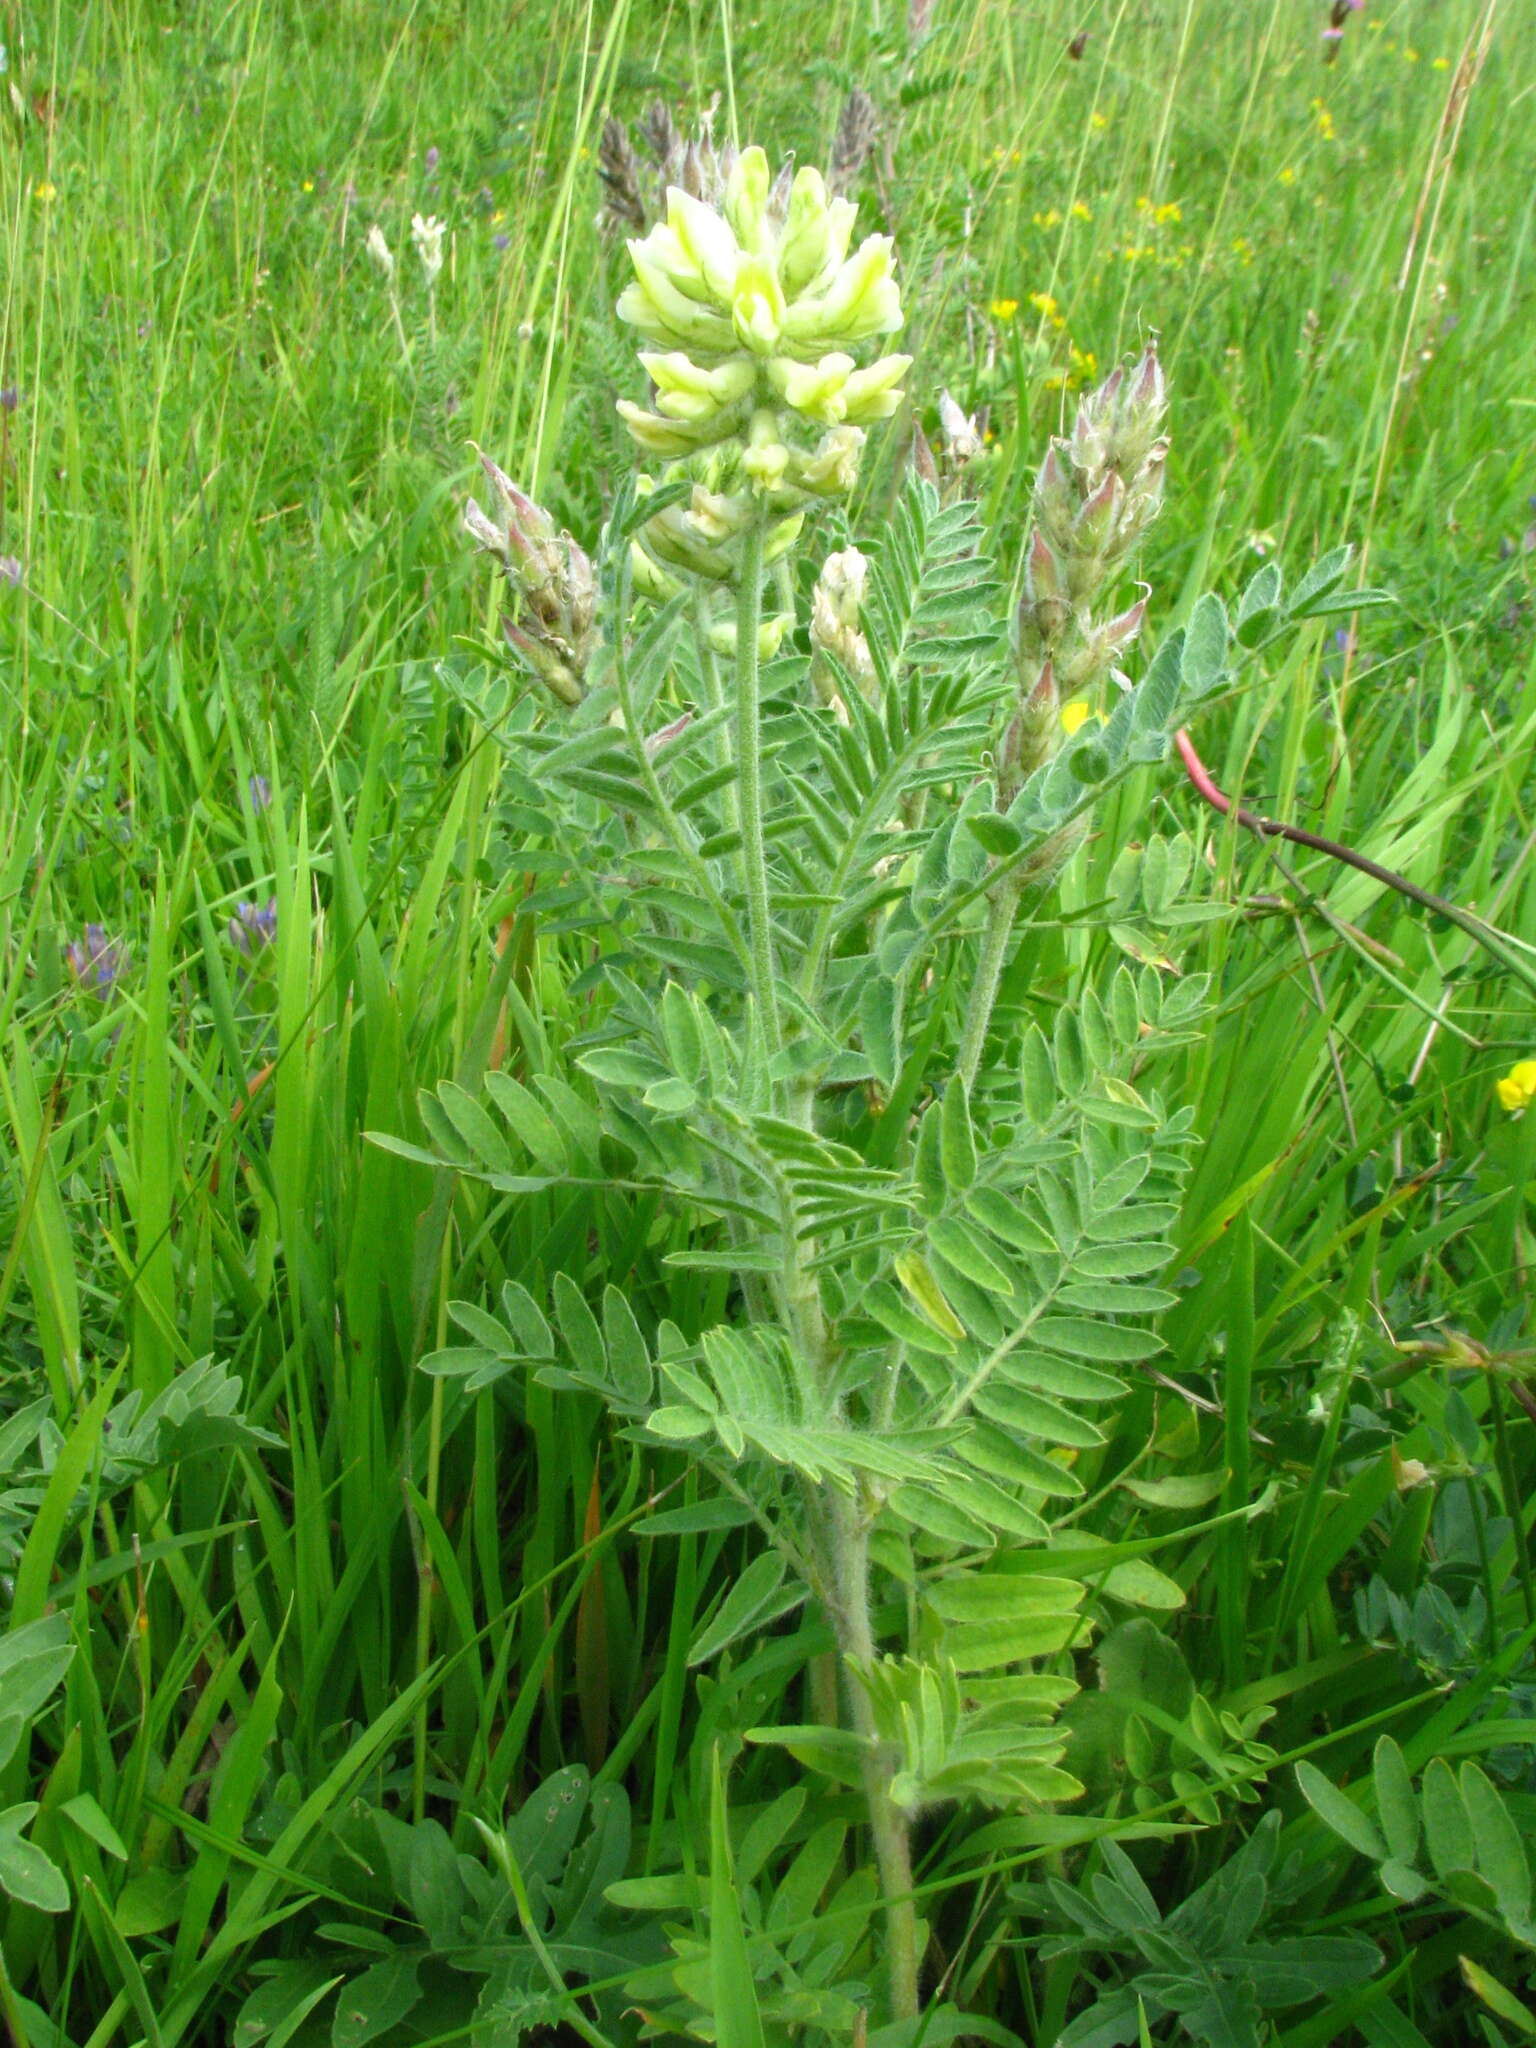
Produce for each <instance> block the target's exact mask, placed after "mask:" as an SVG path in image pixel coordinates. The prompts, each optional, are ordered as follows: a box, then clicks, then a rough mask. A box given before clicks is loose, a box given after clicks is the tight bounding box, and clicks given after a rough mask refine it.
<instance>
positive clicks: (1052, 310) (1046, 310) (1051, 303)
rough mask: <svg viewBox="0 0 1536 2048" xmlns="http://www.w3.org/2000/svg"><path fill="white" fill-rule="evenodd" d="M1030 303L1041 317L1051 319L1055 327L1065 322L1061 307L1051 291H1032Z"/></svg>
mask: <svg viewBox="0 0 1536 2048" xmlns="http://www.w3.org/2000/svg"><path fill="white" fill-rule="evenodd" d="M1029 303H1030V304H1031V305H1032V306H1033V307H1034V309H1035V311H1036V312H1037V313H1038V314H1039V315H1040V317H1041V319H1042V320H1049V321H1050V323H1051V325H1052V326H1053V327H1060V326H1062V325H1063V324H1064V323H1063V321H1062V317H1061V308H1060V306H1058V305H1057V303H1056V301H1055V299H1054V298H1052V296H1051V294H1050V293H1049V292H1031V293H1030V295H1029Z"/></svg>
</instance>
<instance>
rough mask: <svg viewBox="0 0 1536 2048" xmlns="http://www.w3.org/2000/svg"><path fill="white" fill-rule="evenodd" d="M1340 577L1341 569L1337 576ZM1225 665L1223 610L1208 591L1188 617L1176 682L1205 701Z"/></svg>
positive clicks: (1214, 595)
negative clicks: (1204, 698)
mask: <svg viewBox="0 0 1536 2048" xmlns="http://www.w3.org/2000/svg"><path fill="white" fill-rule="evenodd" d="M1339 573H1340V574H1341V575H1342V574H1343V571H1342V569H1341V570H1340V572H1339ZM1226 663H1227V613H1226V607H1225V606H1224V605H1223V604H1222V601H1221V599H1220V598H1219V597H1218V596H1217V595H1216V593H1215V592H1214V591H1207V592H1206V594H1205V595H1204V596H1203V597H1202V598H1201V599H1200V601H1199V602H1198V603H1197V604H1196V606H1195V608H1194V610H1193V611H1192V612H1191V613H1190V615H1189V625H1188V627H1187V628H1186V629H1185V633H1184V645H1183V647H1182V649H1181V650H1180V657H1179V681H1180V683H1181V684H1182V686H1183V689H1184V691H1185V694H1186V695H1188V696H1191V697H1204V696H1205V695H1207V694H1208V692H1210V691H1211V690H1214V689H1215V688H1216V686H1217V684H1218V683H1220V681H1221V679H1222V675H1223V673H1224V671H1225V669H1226Z"/></svg>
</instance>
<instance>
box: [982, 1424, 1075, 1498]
mask: <svg viewBox="0 0 1536 2048" xmlns="http://www.w3.org/2000/svg"><path fill="white" fill-rule="evenodd" d="M955 1455H956V1456H957V1457H959V1458H962V1459H964V1461H965V1463H966V1464H967V1465H972V1466H974V1467H975V1468H976V1469H977V1471H979V1472H989V1473H990V1474H991V1475H992V1477H993V1478H994V1479H1004V1480H1007V1481H1009V1482H1010V1483H1011V1484H1012V1485H1014V1486H1021V1487H1024V1488H1026V1489H1028V1490H1031V1491H1034V1492H1037V1493H1044V1494H1051V1495H1056V1496H1063V1495H1065V1496H1067V1497H1069V1498H1072V1499H1076V1498H1077V1497H1078V1496H1079V1495H1080V1494H1081V1493H1082V1491H1083V1482H1082V1480H1081V1479H1079V1478H1078V1476H1077V1474H1076V1473H1075V1472H1074V1471H1072V1470H1071V1468H1070V1467H1069V1466H1067V1465H1064V1464H1059V1463H1058V1462H1057V1461H1056V1459H1054V1458H1047V1457H1045V1456H1044V1455H1043V1454H1042V1453H1041V1452H1039V1451H1037V1450H1036V1449H1035V1447H1034V1446H1033V1444H1029V1443H1026V1442H1024V1441H1023V1440H1022V1439H1021V1438H1018V1437H1014V1436H1010V1435H1009V1433H1008V1432H1007V1431H1006V1430H1003V1429H998V1428H997V1427H996V1426H995V1425H993V1424H991V1423H986V1422H978V1423H976V1424H975V1425H974V1426H973V1427H972V1428H971V1429H970V1430H969V1431H967V1433H966V1434H965V1435H964V1436H963V1437H961V1438H960V1439H959V1441H958V1442H957V1443H956V1445H955Z"/></svg>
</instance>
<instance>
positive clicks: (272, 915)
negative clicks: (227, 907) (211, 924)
mask: <svg viewBox="0 0 1536 2048" xmlns="http://www.w3.org/2000/svg"><path fill="white" fill-rule="evenodd" d="M224 931H225V934H226V936H227V937H228V939H229V943H230V944H231V945H232V946H233V947H234V949H235V951H236V952H237V953H243V954H244V955H245V957H246V958H247V959H248V960H250V959H253V958H254V957H255V955H256V954H258V953H262V952H265V950H266V948H267V947H268V946H270V945H271V944H272V942H273V940H274V939H275V938H276V937H277V898H276V897H275V896H269V897H268V898H267V900H266V902H265V903H249V902H247V901H245V900H244V898H242V899H241V901H240V902H238V903H237V904H236V905H235V914H234V916H233V917H232V918H231V919H230V920H229V923H228V924H227V925H226V926H225V927H224Z"/></svg>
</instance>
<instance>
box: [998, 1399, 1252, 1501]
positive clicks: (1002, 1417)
mask: <svg viewBox="0 0 1536 2048" xmlns="http://www.w3.org/2000/svg"><path fill="white" fill-rule="evenodd" d="M973 1405H974V1406H975V1409H976V1412H977V1414H979V1415H985V1416H986V1417H987V1418H988V1420H989V1421H991V1422H996V1423H999V1424H1001V1426H1002V1427H1003V1428H1004V1429H1012V1430H1017V1431H1019V1432H1020V1434H1021V1435H1027V1436H1036V1437H1039V1438H1040V1439H1041V1441H1042V1442H1044V1443H1048V1444H1069V1445H1073V1446H1075V1447H1076V1448H1078V1449H1080V1450H1089V1449H1092V1448H1093V1447H1094V1446H1096V1445H1098V1444H1101V1443H1103V1441H1104V1432H1103V1431H1102V1430H1101V1429H1096V1428H1095V1427H1094V1425H1093V1424H1092V1423H1091V1422H1089V1421H1088V1420H1087V1419H1086V1418H1085V1417H1084V1416H1081V1415H1079V1414H1078V1413H1077V1411H1076V1410H1075V1409H1073V1408H1068V1407H1066V1406H1064V1405H1063V1404H1062V1403H1061V1402H1060V1401H1051V1400H1048V1399H1047V1398H1046V1397H1045V1396H1044V1395H1043V1394H1035V1393H1031V1392H1029V1391H1028V1390H1027V1389H1026V1388H1023V1387H1015V1386H1010V1385H1009V1384H1008V1383H1007V1382H1006V1381H1004V1380H1000V1379H993V1380H992V1381H991V1382H990V1383H989V1384H988V1385H987V1386H985V1387H983V1388H982V1389H981V1391H980V1392H979V1393H978V1394H977V1396H976V1399H975V1402H974V1404H973ZM1219 1490H1220V1487H1219V1483H1218V1491H1219Z"/></svg>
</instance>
